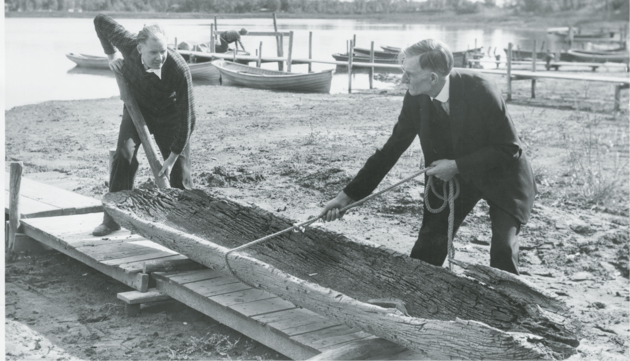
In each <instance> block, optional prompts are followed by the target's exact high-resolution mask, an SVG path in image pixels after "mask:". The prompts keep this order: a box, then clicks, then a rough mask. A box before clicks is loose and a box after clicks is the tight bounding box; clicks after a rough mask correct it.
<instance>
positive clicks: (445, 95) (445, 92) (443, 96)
mask: <svg viewBox="0 0 630 361" xmlns="http://www.w3.org/2000/svg"><path fill="white" fill-rule="evenodd" d="M450 88H451V77H450V76H447V77H446V83H444V87H443V88H442V91H440V94H438V95H437V96H436V97H435V98H433V99H437V100H439V101H440V102H442V103H446V102H448V99H449V92H450Z"/></svg>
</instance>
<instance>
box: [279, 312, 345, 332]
mask: <svg viewBox="0 0 630 361" xmlns="http://www.w3.org/2000/svg"><path fill="white" fill-rule="evenodd" d="M316 324H319V325H318V326H315V325H316ZM340 324H341V323H339V322H338V321H335V320H331V319H328V318H326V317H323V316H320V315H314V316H310V315H307V316H306V317H287V318H285V319H278V320H276V321H273V322H269V323H268V325H269V326H270V327H273V328H275V329H277V330H280V331H283V332H285V333H286V334H287V335H289V336H295V335H298V334H302V333H306V332H312V331H316V330H321V329H323V328H328V327H332V326H337V325H340ZM307 325H311V326H313V327H309V328H307V329H303V328H301V327H303V326H307Z"/></svg>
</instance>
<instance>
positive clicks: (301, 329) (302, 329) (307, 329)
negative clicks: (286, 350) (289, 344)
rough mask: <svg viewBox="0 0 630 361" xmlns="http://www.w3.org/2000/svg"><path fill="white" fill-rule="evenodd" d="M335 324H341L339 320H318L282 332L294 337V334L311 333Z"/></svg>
mask: <svg viewBox="0 0 630 361" xmlns="http://www.w3.org/2000/svg"><path fill="white" fill-rule="evenodd" d="M335 326H339V321H336V320H331V319H324V320H322V321H317V322H313V323H307V324H304V325H300V326H295V327H291V328H287V329H284V330H282V332H284V333H286V334H287V335H289V336H291V337H293V336H299V335H304V334H307V333H311V332H313V331H319V330H324V329H327V328H331V327H335ZM276 327H280V325H276Z"/></svg>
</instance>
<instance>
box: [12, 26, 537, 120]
mask: <svg viewBox="0 0 630 361" xmlns="http://www.w3.org/2000/svg"><path fill="white" fill-rule="evenodd" d="M4 21H5V25H4V26H5V28H4V30H5V77H6V80H5V99H4V106H5V109H10V108H12V107H15V106H19V105H26V104H33V103H40V102H43V101H48V100H71V99H93V98H107V97H111V96H115V95H118V87H117V85H116V80H115V78H114V77H113V75H112V74H111V73H109V72H108V71H107V70H105V71H90V70H83V69H81V68H77V67H75V64H74V63H73V62H71V61H70V60H68V59H67V58H66V56H65V54H66V53H70V52H75V53H86V54H93V55H101V54H103V50H102V48H101V45H100V42H99V40H98V38H97V36H96V32H95V31H94V24H93V21H92V19H83V18H82V19H72V18H61V19H60V18H49V19H47V18H5V19H4ZM117 21H118V22H119V23H120V24H122V25H123V26H124V27H125V28H127V30H129V31H131V32H133V33H137V32H138V31H139V30H140V29H141V28H142V26H143V25H144V24H150V23H154V22H159V23H160V24H162V25H163V26H164V27H165V29H166V31H167V33H168V35H169V38H170V40H169V41H170V42H173V38H174V37H177V39H178V41H179V42H181V41H188V42H193V43H201V42H208V41H209V38H210V23H211V22H212V20H211V19H208V20H199V19H159V20H150V19H117ZM218 27H219V31H222V30H229V29H235V30H238V29H241V28H246V29H247V30H248V31H273V21H272V19H271V18H270V19H232V20H219V21H218ZM278 29H279V30H280V31H284V32H288V31H290V30H293V32H294V43H293V58H307V57H308V38H309V32H313V58H314V59H322V60H334V59H333V58H332V56H331V54H333V53H345V52H346V41H347V40H349V39H352V38H353V36H354V35H356V39H357V46H358V47H365V48H369V47H370V42H371V41H374V48H375V50H380V46H381V45H389V46H398V47H405V46H408V45H411V44H413V43H415V42H417V41H419V40H421V39H424V38H431V37H432V38H436V39H441V40H443V41H445V42H446V43H447V44H448V45H449V46H450V47H451V49H452V50H453V51H458V50H466V49H469V48H473V47H474V46H475V41H476V43H477V45H478V46H484V51H485V49H488V47H491V48H493V49H494V48H497V52H500V53H501V54H503V52H502V49H503V48H506V47H507V45H508V43H509V42H512V43H513V44H515V46H516V44H518V45H519V46H520V47H521V49H528V50H529V49H531V43H532V41H533V40H534V39H536V41H537V44H539V45H538V46H540V44H541V43H542V41H544V40H545V38H546V34H545V31H544V29H543V30H538V31H527V30H512V29H501V28H496V29H492V28H487V27H485V28H481V27H479V28H475V27H471V26H470V25H467V26H456V25H439V24H430V25H426V24H425V25H423V24H392V23H385V22H377V21H373V20H370V21H367V20H366V21H361V20H330V19H326V20H313V19H311V20H309V19H279V20H278ZM261 41H262V42H263V48H262V49H263V50H262V54H263V56H276V44H275V39H274V38H272V37H253V36H248V37H243V44H244V45H245V48H246V49H247V50H248V51H249V52H250V53H252V54H255V52H256V50H257V49H258V46H259V43H260V42H261ZM284 46H285V50H284V53H285V54H287V53H288V39H285V42H284ZM503 59H505V57H503ZM274 66H275V67H277V65H276V63H273V64H271V63H270V64H265V65H264V67H270V68H273V67H274ZM331 68H334V65H330V64H313V70H324V69H331ZM292 71H293V72H307V65H295V64H294V65H292ZM374 86H375V87H377V88H386V87H388V86H389V85H388V84H385V83H379V82H375V83H374ZM368 88H369V82H368V76H367V75H366V74H356V75H354V78H353V83H352V89H353V90H355V89H368ZM347 91H348V75H347V74H342V73H340V74H335V76H334V78H333V83H332V89H331V93H347Z"/></svg>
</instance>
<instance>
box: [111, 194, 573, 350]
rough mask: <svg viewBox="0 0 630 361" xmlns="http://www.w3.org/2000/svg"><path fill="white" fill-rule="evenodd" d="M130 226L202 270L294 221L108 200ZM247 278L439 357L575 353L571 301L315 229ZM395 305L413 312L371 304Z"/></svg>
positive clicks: (238, 256)
mask: <svg viewBox="0 0 630 361" xmlns="http://www.w3.org/2000/svg"><path fill="white" fill-rule="evenodd" d="M103 204H104V206H105V208H106V210H107V212H108V213H109V214H110V215H111V216H112V217H113V218H114V219H115V220H116V222H118V223H119V224H120V225H122V226H123V227H125V228H127V229H129V230H131V231H133V232H136V233H139V234H141V235H142V236H144V237H146V238H148V239H151V240H152V241H154V242H156V243H159V244H161V245H163V246H165V247H167V248H170V249H172V250H174V251H176V252H179V253H181V254H183V255H185V256H187V257H189V258H191V259H192V260H194V261H196V262H199V263H201V264H203V265H205V266H208V267H211V268H215V269H223V271H225V272H226V273H229V270H228V269H227V268H226V267H225V263H224V259H223V257H224V255H225V254H226V252H227V251H228V250H229V249H232V248H235V247H238V246H240V245H243V244H245V243H248V242H251V241H253V240H255V239H259V238H261V237H264V236H266V235H269V234H272V233H274V232H277V231H279V230H282V229H285V228H288V227H291V226H292V225H293V224H294V220H291V219H288V218H286V217H282V216H279V215H276V214H273V213H271V212H267V211H265V210H262V209H260V208H258V207H256V206H252V205H249V204H244V203H241V202H238V201H234V200H231V199H229V198H225V197H221V196H217V195H213V194H211V193H208V192H205V191H202V190H186V191H182V190H178V189H168V190H162V191H159V190H139V189H136V190H133V191H123V192H117V193H109V194H106V195H105V196H104V198H103ZM229 259H230V266H231V268H232V270H233V271H234V272H235V274H236V275H237V276H238V277H239V278H241V279H242V280H243V281H245V282H247V283H249V284H251V285H255V286H256V287H258V288H261V289H264V290H266V291H268V292H271V293H273V294H276V295H278V296H280V297H282V298H284V299H286V300H288V301H290V302H293V303H294V304H296V305H299V306H301V307H304V308H306V309H309V310H311V311H314V312H317V313H319V314H321V315H324V316H327V317H331V318H334V319H336V320H338V321H340V322H343V323H345V324H346V325H348V326H350V327H353V328H357V329H361V330H363V331H366V332H368V333H371V334H374V335H377V336H379V337H382V338H385V339H387V340H389V341H392V342H394V343H397V344H400V345H403V346H405V347H408V348H411V349H414V350H418V351H422V352H424V353H426V354H427V355H428V356H429V357H431V358H433V359H451V358H456V359H562V358H566V357H568V356H570V355H571V354H573V353H575V347H577V346H578V344H579V342H578V341H577V338H576V332H577V330H578V327H579V325H577V324H576V323H575V322H574V321H572V319H571V318H570V317H569V315H568V312H567V308H566V306H565V305H564V304H563V303H562V302H561V301H559V300H558V299H557V298H555V297H553V296H551V295H550V294H548V293H547V292H545V291H543V290H539V289H536V287H534V286H532V285H530V284H528V283H527V282H525V281H523V280H521V279H520V278H519V277H516V276H513V275H511V274H508V273H506V272H502V271H498V270H496V269H492V268H489V267H485V266H479V265H469V264H466V263H463V262H458V265H460V266H461V267H463V268H464V269H465V274H466V276H462V275H457V274H455V273H453V272H451V271H449V270H448V269H446V268H443V267H435V266H432V265H429V264H427V263H425V262H422V261H419V260H415V259H412V258H410V257H408V256H406V255H403V254H400V253H398V252H395V251H392V250H389V249H386V248H384V247H381V246H376V245H374V244H370V243H365V242H359V241H356V240H352V239H349V238H348V237H346V236H344V235H342V234H339V233H336V232H332V231H329V230H326V229H324V228H322V227H317V226H316V227H313V228H309V229H307V230H306V231H305V232H304V233H302V232H298V233H296V232H290V233H286V234H284V235H282V236H278V237H276V238H273V239H270V240H268V241H266V242H264V243H261V244H257V245H255V246H253V247H251V248H248V249H246V250H243V251H240V252H235V253H232V254H231V255H230V256H229ZM375 299H390V300H391V299H394V300H397V302H398V303H399V304H401V303H402V304H404V306H405V308H406V312H407V314H404V313H403V312H401V311H399V310H397V309H388V308H383V307H379V306H376V305H374V304H371V303H369V302H368V301H370V302H372V303H374V302H373V301H372V300H375Z"/></svg>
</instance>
